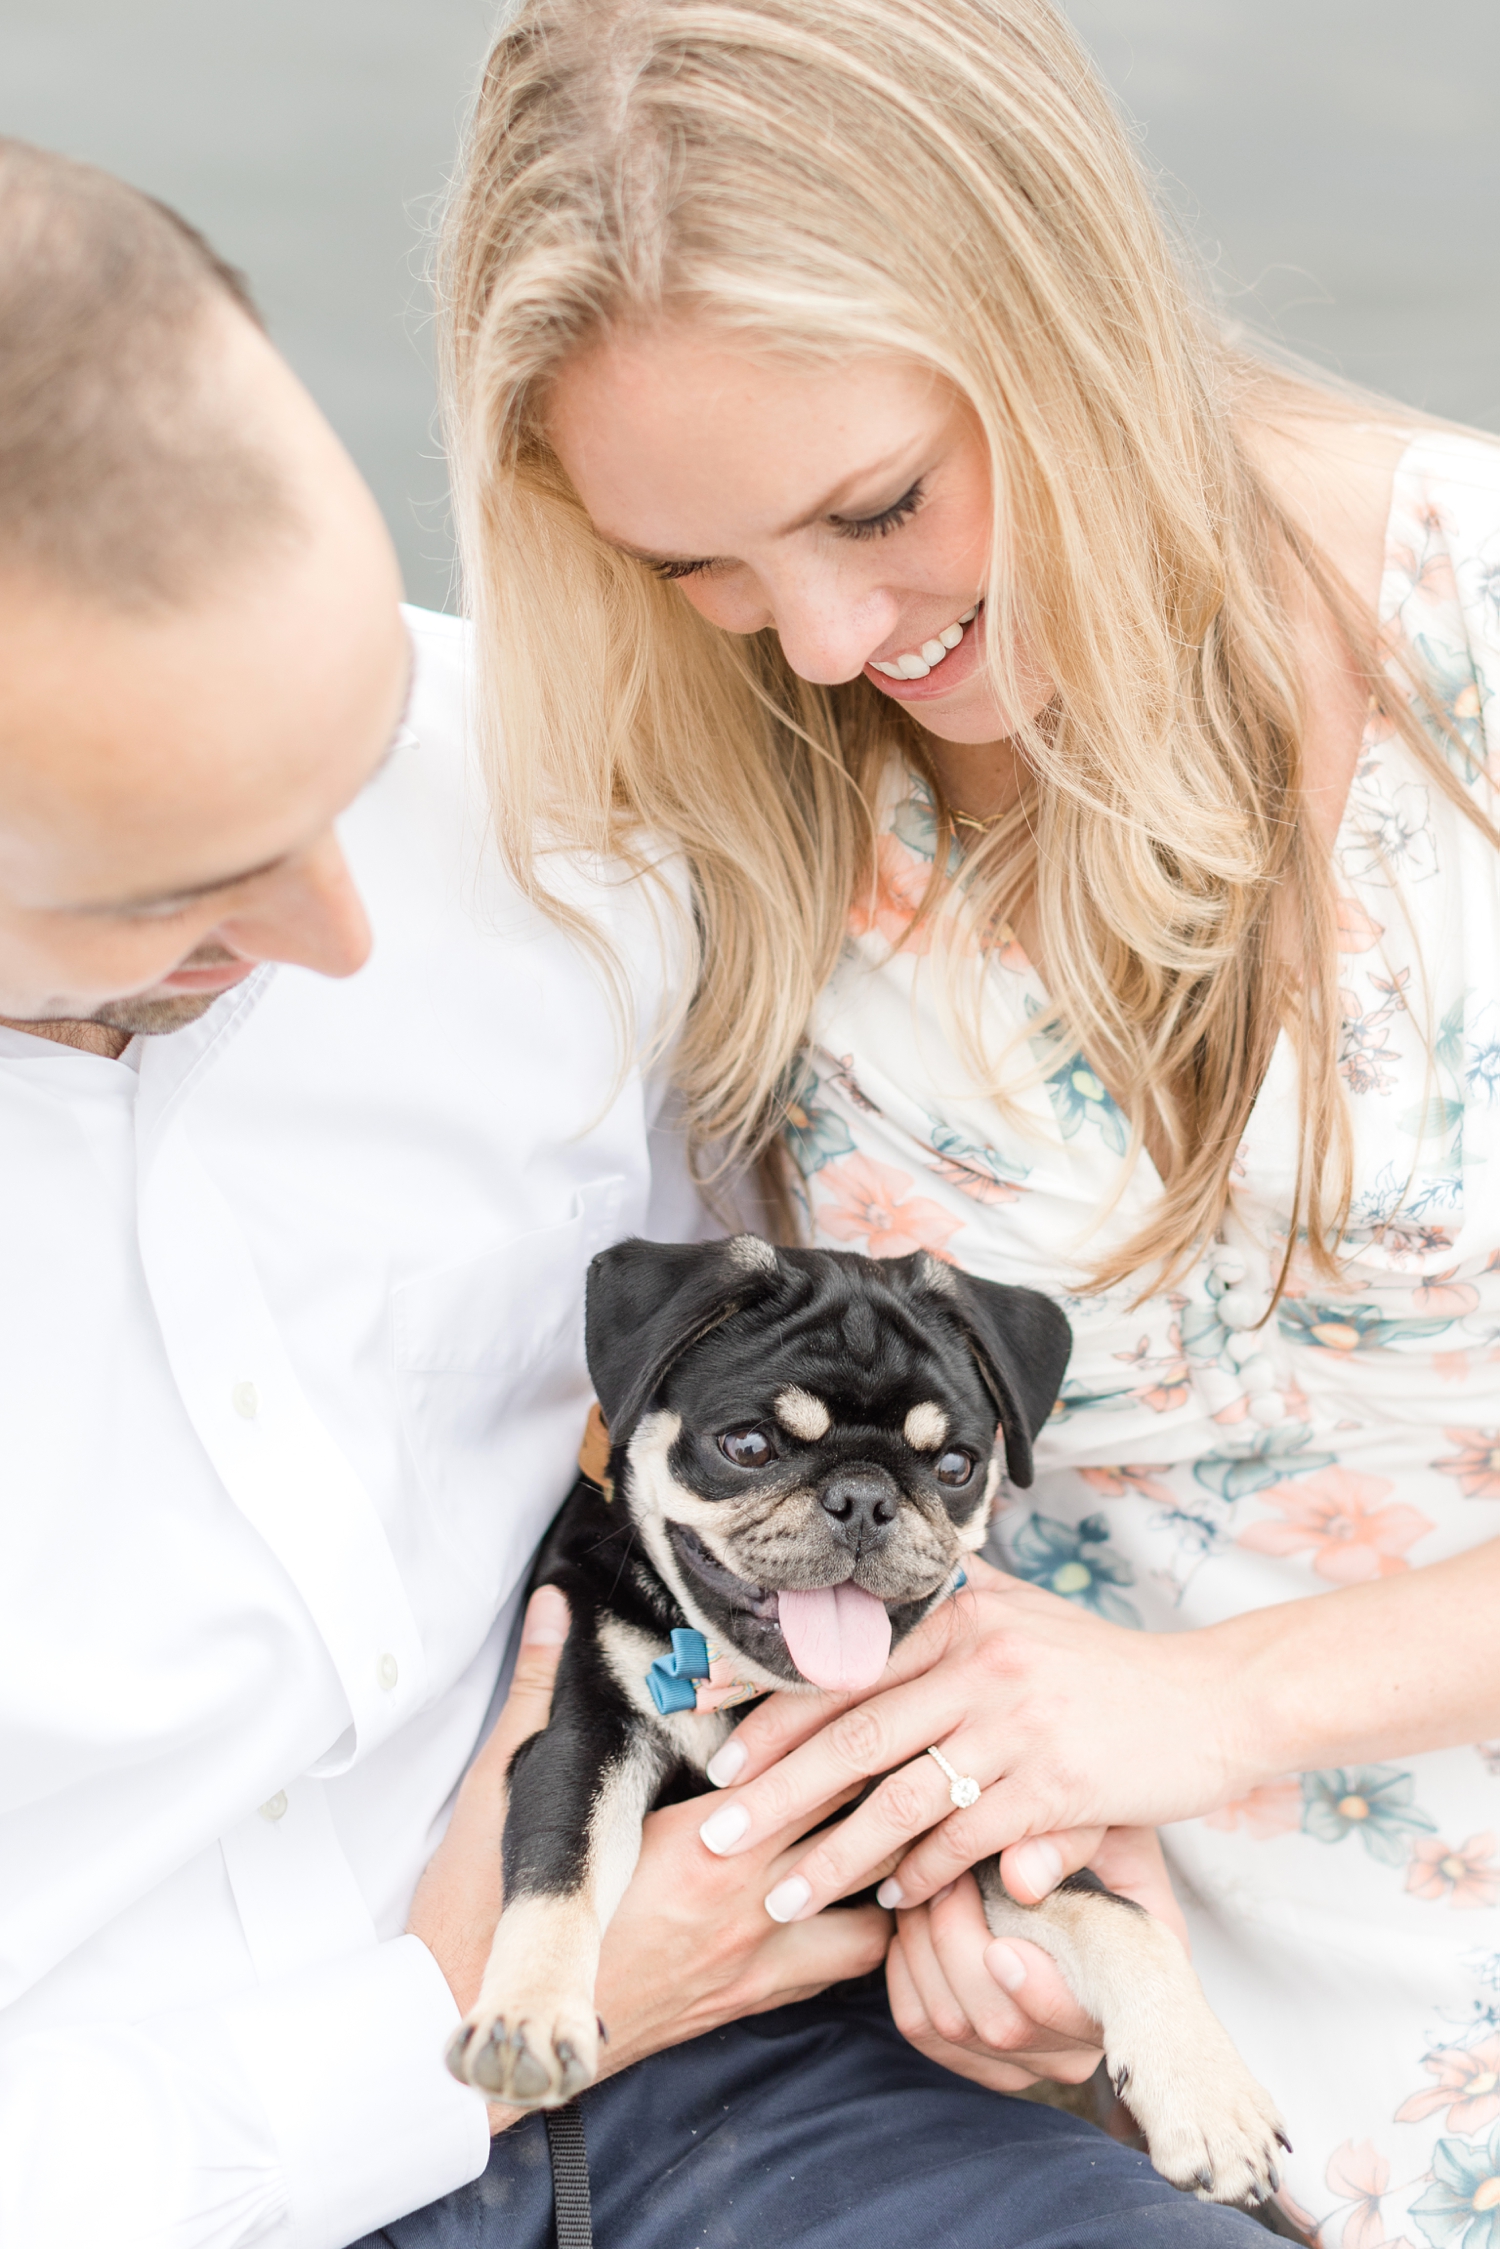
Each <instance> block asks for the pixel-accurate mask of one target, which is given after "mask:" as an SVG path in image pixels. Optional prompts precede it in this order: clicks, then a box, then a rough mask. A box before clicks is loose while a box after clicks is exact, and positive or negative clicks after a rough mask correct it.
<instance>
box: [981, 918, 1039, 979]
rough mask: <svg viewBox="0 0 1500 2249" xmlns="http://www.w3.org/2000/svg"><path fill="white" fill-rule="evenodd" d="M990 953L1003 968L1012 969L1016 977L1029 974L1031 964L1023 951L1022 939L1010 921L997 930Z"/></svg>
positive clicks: (1003, 923) (1004, 922)
mask: <svg viewBox="0 0 1500 2249" xmlns="http://www.w3.org/2000/svg"><path fill="white" fill-rule="evenodd" d="M990 951H991V954H992V956H993V957H994V959H996V960H997V961H998V962H999V963H1000V966H1001V967H1002V968H1008V969H1010V970H1011V972H1012V973H1013V974H1014V975H1016V976H1025V975H1027V974H1029V972H1030V969H1031V963H1030V961H1029V960H1028V959H1027V957H1026V954H1025V952H1024V951H1023V950H1022V946H1021V940H1020V938H1019V937H1018V936H1017V935H1016V933H1015V931H1014V930H1013V929H1012V928H1011V926H1010V923H1009V922H1008V921H1003V922H1002V923H1001V924H1000V927H999V928H998V929H997V930H996V932H995V937H994V942H993V944H992V946H991V948H990Z"/></svg>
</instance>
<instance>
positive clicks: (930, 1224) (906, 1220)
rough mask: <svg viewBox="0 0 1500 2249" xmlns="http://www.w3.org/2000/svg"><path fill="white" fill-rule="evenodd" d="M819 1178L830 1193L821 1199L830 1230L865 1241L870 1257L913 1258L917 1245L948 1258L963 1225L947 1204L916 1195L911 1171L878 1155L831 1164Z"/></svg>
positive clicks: (823, 1191) (842, 1238)
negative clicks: (877, 1158) (879, 1160)
mask: <svg viewBox="0 0 1500 2249" xmlns="http://www.w3.org/2000/svg"><path fill="white" fill-rule="evenodd" d="M814 1180H815V1183H816V1185H817V1188H818V1190H819V1193H820V1195H824V1196H825V1197H826V1199H825V1200H822V1201H820V1202H819V1204H818V1224H819V1225H820V1226H821V1227H822V1229H823V1231H824V1233H825V1234H831V1235H832V1236H833V1238H834V1240H835V1241H837V1242H860V1243H862V1244H863V1245H864V1249H865V1254H866V1255H867V1256H869V1257H909V1256H910V1255H911V1253H912V1251H913V1250H918V1249H926V1250H931V1252H932V1254H933V1256H934V1257H942V1258H947V1257H948V1242H949V1240H950V1239H951V1237H952V1236H953V1235H954V1234H956V1233H957V1232H958V1230H959V1228H960V1226H961V1225H962V1224H963V1220H962V1219H960V1218H950V1217H949V1216H948V1213H947V1212H946V1211H945V1210H944V1209H943V1207H942V1205H941V1203H930V1202H927V1201H925V1200H924V1199H923V1197H922V1196H920V1195H914V1194H913V1193H912V1192H911V1190H912V1188H913V1186H914V1185H915V1184H916V1182H915V1181H914V1179H913V1178H912V1175H911V1173H910V1172H909V1171H898V1170H897V1169H896V1167H895V1165H894V1164H880V1163H877V1162H876V1161H875V1159H874V1157H873V1156H849V1157H847V1158H846V1159H845V1161H844V1162H843V1163H839V1164H825V1165H824V1166H823V1168H822V1170H821V1171H819V1172H816V1173H815V1174H814ZM830 1188H831V1189H832V1194H831V1196H830V1195H828V1194H827V1190H828V1189H830ZM949 1262H950V1263H951V1262H952V1260H951V1259H949Z"/></svg>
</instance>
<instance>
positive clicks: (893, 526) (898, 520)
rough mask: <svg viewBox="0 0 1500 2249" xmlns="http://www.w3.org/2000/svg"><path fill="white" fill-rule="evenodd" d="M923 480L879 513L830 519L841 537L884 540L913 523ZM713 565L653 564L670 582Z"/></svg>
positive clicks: (653, 570)
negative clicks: (905, 524)
mask: <svg viewBox="0 0 1500 2249" xmlns="http://www.w3.org/2000/svg"><path fill="white" fill-rule="evenodd" d="M922 481H923V480H922V478H921V477H918V478H917V481H916V483H915V484H914V485H913V486H912V487H911V490H910V491H909V492H903V493H902V495H901V497H900V499H899V500H893V501H892V502H891V504H890V506H889V507H888V508H882V509H881V511H880V513H879V515H856V516H847V515H835V516H830V517H829V519H828V520H829V522H830V523H832V524H833V525H834V526H835V527H836V529H837V531H838V534H839V536H840V538H843V539H883V538H884V537H885V535H886V533H887V532H888V531H899V530H900V528H901V526H902V524H903V523H906V522H909V521H910V519H911V517H912V516H914V515H915V514H916V512H917V510H918V508H919V507H920V506H921V505H922V500H923V491H922ZM712 568H713V564H712V562H709V561H706V560H705V561H703V562H653V563H652V564H651V565H650V569H651V573H652V575H653V577H657V578H665V579H666V581H667V583H668V584H669V585H670V584H673V583H675V581H676V580H678V579H679V578H693V577H696V576H697V574H698V572H699V571H700V570H711V569H712Z"/></svg>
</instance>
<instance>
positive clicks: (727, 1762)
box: [703, 1741, 745, 1788]
mask: <svg viewBox="0 0 1500 2249" xmlns="http://www.w3.org/2000/svg"><path fill="white" fill-rule="evenodd" d="M744 1769H745V1745H744V1743H743V1742H740V1741H726V1742H725V1744H724V1746H723V1748H722V1749H716V1750H715V1751H714V1753H713V1755H712V1757H710V1759H709V1760H708V1763H707V1764H706V1765H705V1766H704V1768H703V1770H704V1771H705V1772H706V1773H707V1775H708V1777H709V1779H710V1780H711V1781H712V1782H713V1784H714V1786H715V1788H727V1787H728V1786H729V1784H730V1782H731V1781H732V1780H736V1779H738V1777H739V1775H740V1774H741V1773H742V1772H743V1771H744Z"/></svg>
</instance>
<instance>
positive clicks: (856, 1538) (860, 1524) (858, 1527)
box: [818, 1467, 901, 1546]
mask: <svg viewBox="0 0 1500 2249" xmlns="http://www.w3.org/2000/svg"><path fill="white" fill-rule="evenodd" d="M818 1498H819V1501H820V1503H821V1505H822V1507H823V1510H824V1512H825V1514H828V1515H831V1516H832V1517H833V1519H834V1521H835V1522H836V1523H837V1525H838V1527H839V1531H840V1534H841V1535H842V1537H844V1538H845V1539H847V1541H848V1542H849V1544H850V1545H851V1546H874V1545H877V1544H878V1543H879V1541H880V1540H881V1539H883V1538H884V1537H885V1536H886V1533H887V1532H888V1531H889V1529H890V1527H891V1524H892V1523H893V1522H894V1521H895V1519H896V1515H897V1511H898V1510H899V1508H900V1505H901V1492H900V1488H899V1487H898V1485H897V1483H896V1481H895V1479H894V1477H891V1476H888V1475H887V1474H886V1472H885V1470H884V1469H883V1468H868V1467H866V1468H840V1469H837V1470H836V1471H835V1472H834V1474H833V1475H831V1476H830V1477H829V1479H828V1481H827V1483H826V1484H825V1485H824V1486H823V1489H822V1491H821V1492H820V1493H819V1494H818Z"/></svg>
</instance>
